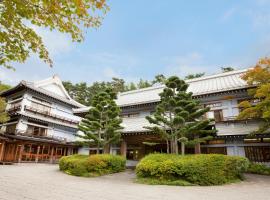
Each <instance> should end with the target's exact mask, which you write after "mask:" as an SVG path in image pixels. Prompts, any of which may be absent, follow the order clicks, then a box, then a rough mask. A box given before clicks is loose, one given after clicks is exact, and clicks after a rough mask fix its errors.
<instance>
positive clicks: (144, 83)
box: [137, 79, 152, 89]
mask: <svg viewBox="0 0 270 200" xmlns="http://www.w3.org/2000/svg"><path fill="white" fill-rule="evenodd" d="M151 86H152V84H151V83H149V82H148V81H147V80H143V79H140V81H139V83H138V84H137V88H138V89H142V88H147V87H151Z"/></svg>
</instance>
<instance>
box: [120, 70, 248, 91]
mask: <svg viewBox="0 0 270 200" xmlns="http://www.w3.org/2000/svg"><path fill="white" fill-rule="evenodd" d="M249 69H251V68H245V69H238V70H233V71H229V72H220V73H216V74H212V75H206V76H203V77H199V78H194V79H189V80H185V81H186V82H187V83H192V82H197V81H202V80H207V79H212V78H217V77H224V76H229V75H233V74H240V73H243V72H245V71H247V70H249ZM163 87H164V84H162V85H157V86H150V87H147V88H141V89H136V90H130V91H127V92H121V93H119V96H125V95H128V94H135V93H140V92H144V91H149V90H156V89H159V88H163Z"/></svg>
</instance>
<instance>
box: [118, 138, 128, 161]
mask: <svg viewBox="0 0 270 200" xmlns="http://www.w3.org/2000/svg"><path fill="white" fill-rule="evenodd" d="M120 152H121V156H123V157H125V158H126V157H127V142H126V141H125V140H124V139H123V140H122V142H121V147H120Z"/></svg>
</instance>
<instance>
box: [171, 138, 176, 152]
mask: <svg viewBox="0 0 270 200" xmlns="http://www.w3.org/2000/svg"><path fill="white" fill-rule="evenodd" d="M170 144H171V153H175V151H174V141H173V139H171V140H170Z"/></svg>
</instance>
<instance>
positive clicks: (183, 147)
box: [181, 142, 185, 156]
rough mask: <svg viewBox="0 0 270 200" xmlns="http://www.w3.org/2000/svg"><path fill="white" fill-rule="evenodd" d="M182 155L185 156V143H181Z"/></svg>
mask: <svg viewBox="0 0 270 200" xmlns="http://www.w3.org/2000/svg"><path fill="white" fill-rule="evenodd" d="M181 154H182V156H184V155H185V143H184V142H181Z"/></svg>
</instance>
